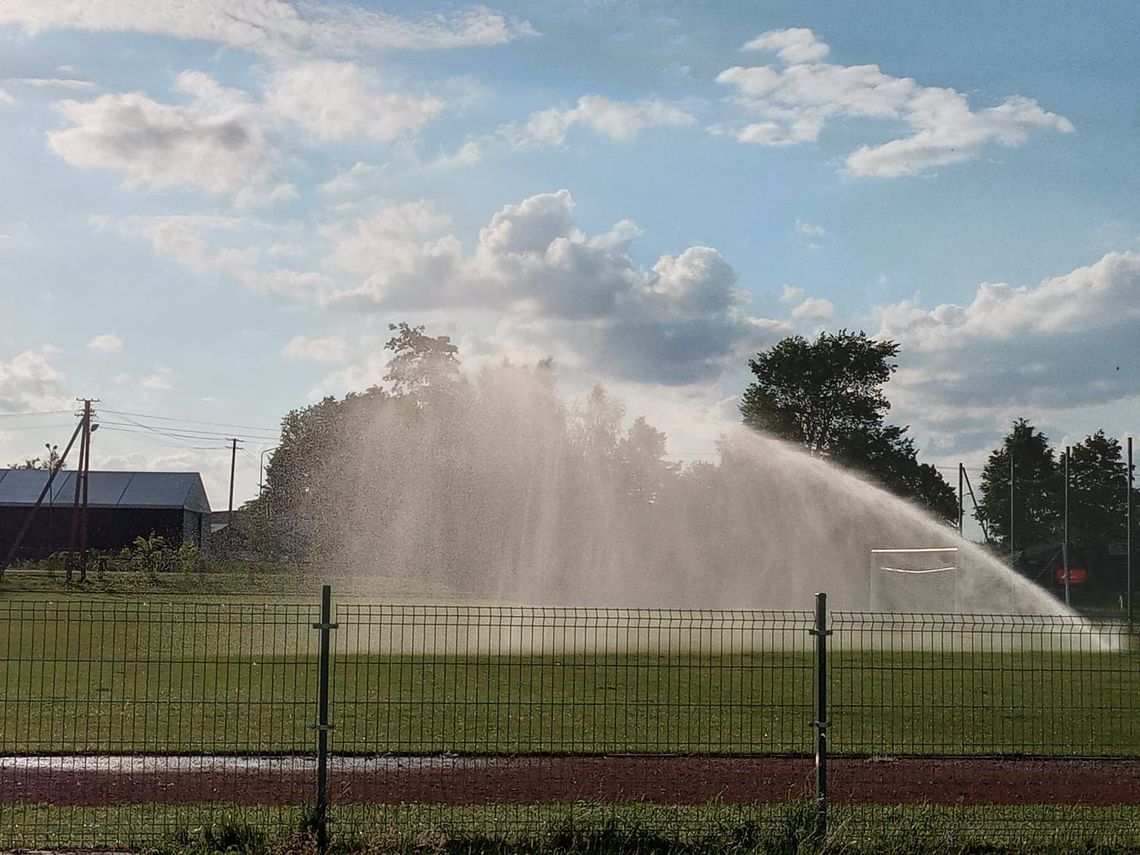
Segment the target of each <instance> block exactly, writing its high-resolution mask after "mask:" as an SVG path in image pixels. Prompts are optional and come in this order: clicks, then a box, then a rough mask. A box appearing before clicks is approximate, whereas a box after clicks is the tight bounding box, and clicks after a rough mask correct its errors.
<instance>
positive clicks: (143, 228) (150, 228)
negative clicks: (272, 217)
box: [92, 214, 332, 301]
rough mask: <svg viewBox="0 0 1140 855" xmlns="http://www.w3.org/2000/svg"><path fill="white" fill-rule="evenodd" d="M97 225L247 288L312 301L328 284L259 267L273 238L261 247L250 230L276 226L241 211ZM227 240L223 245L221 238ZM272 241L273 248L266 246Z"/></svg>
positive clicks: (304, 273)
mask: <svg viewBox="0 0 1140 855" xmlns="http://www.w3.org/2000/svg"><path fill="white" fill-rule="evenodd" d="M92 223H93V225H94V226H95V227H96V228H97V229H103V230H110V231H114V232H117V233H118V234H122V235H129V236H135V237H144V238H146V239H147V240H149V241H150V243H151V246H152V247H153V249H154V251H155V252H156V253H157V254H159V255H163V256H167V257H170V258H173V259H175V260H177V261H178V262H179V263H181V264H183V265H185V266H186V267H188V268H190V269H191V270H193V271H194V272H195V273H202V274H204V273H211V272H219V273H224V274H226V275H229V276H232V277H233V278H235V279H237V280H238V281H239V282H241V283H243V284H244V285H246V286H247V287H248V288H250V289H251V290H253V291H259V292H262V293H278V294H285V295H288V296H290V297H293V298H295V299H299V300H306V301H313V300H317V299H318V298H319V297H320V296H321V295H323V294H326V293H328V292H329V291H330V290H331V288H332V283H331V280H330V279H329V277H328V276H327V275H326V274H324V273H321V272H319V271H315V270H299V269H296V268H283V267H269V268H267V267H262V266H260V263H261V262H262V261H263V258H262V256H263V255H267V256H268V255H274V256H280V255H281V254H282V252H281V251H280V246H279V244H280V243H281V242H280V241H278V242H277V243H276V244H270V247H269V248H268V249H266V250H265V252H264V253H263V252H262V250H261V249H260V245H259V242H258V241H257V240H256V239H253V238H251V236H250V235H251V233H256V232H270V233H273V232H276V231H279V230H280V229H275V228H273V227H270V226H268V225H266V224H263V223H256V222H253V221H251V220H249V219H247V218H244V217H219V216H211V215H195V214H174V215H168V216H159V217H125V218H123V219H119V220H111V219H107V218H98V217H97V218H93V220H92ZM226 237H229V238H230V241H231V243H236V244H237V245H236V246H235V245H226V242H225V240H224V239H225V238H226ZM274 247H277V249H278V251H276V252H273V253H271V252H270V251H269V250H270V249H273V248H274Z"/></svg>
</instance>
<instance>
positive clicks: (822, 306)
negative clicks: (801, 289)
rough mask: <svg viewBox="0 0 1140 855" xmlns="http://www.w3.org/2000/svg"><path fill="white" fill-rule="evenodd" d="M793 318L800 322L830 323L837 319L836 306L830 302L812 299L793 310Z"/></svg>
mask: <svg viewBox="0 0 1140 855" xmlns="http://www.w3.org/2000/svg"><path fill="white" fill-rule="evenodd" d="M792 317H793V318H795V319H796V320H800V321H829V320H831V319H832V318H833V317H835V306H833V305H832V303H831V301H830V300H825V299H824V298H822V297H811V298H809V299H807V300H804V301H803V302H802V303H800V304H799V305H798V306H796V307H795V308H794V309H792Z"/></svg>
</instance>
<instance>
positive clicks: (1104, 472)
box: [1069, 430, 1126, 549]
mask: <svg viewBox="0 0 1140 855" xmlns="http://www.w3.org/2000/svg"><path fill="white" fill-rule="evenodd" d="M1125 468H1126V467H1125V463H1124V459H1123V457H1122V455H1121V453H1120V443H1119V442H1118V441H1117V440H1116V439H1114V438H1113V437H1111V436H1106V435H1105V433H1104V431H1103V430H1098V431H1097V432H1096V433H1094V434H1093V435H1092V436H1088V437H1085V439H1084V440H1083V441H1082V442H1081V443H1080V444H1078V445H1074V446H1073V447H1072V449H1071V456H1070V458H1069V541H1070V542H1071V543H1072V544H1073V545H1074V546H1082V547H1092V548H1096V549H1100V548H1103V547H1106V546H1107V545H1108V543H1109V542H1123V540H1124V516H1125V507H1124V505H1125V498H1126V492H1125V475H1126V472H1125Z"/></svg>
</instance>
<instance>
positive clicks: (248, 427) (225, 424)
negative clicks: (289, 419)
mask: <svg viewBox="0 0 1140 855" xmlns="http://www.w3.org/2000/svg"><path fill="white" fill-rule="evenodd" d="M103 412H105V413H114V414H115V415H117V416H134V417H135V418H140V419H157V420H159V421H164V422H181V423H183V424H192V425H209V426H211V427H229V428H241V429H242V430H252V431H258V432H262V433H272V434H277V433H279V428H275V427H265V426H264V425H241V424H234V423H232V422H211V421H204V420H202V419H184V418H179V417H177V416H160V415H157V414H155V413H131V412H127V411H126V410H112V409H109V408H108V407H103Z"/></svg>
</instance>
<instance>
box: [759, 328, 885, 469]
mask: <svg viewBox="0 0 1140 855" xmlns="http://www.w3.org/2000/svg"><path fill="white" fill-rule="evenodd" d="M898 348H899V346H898V345H897V344H896V343H895V342H893V341H874V340H873V339H870V338H868V337H867V335H866V333H863V332H860V333H858V334H855V333H850V332H848V331H847V330H840V331H839V332H838V333H836V334H834V335H833V334H831V333H826V332H825V333H821V334H820V336H819V338H817V339H816V340H815V341H814V342H808V341H807V340H806V339H805V338H803V336H798V335H797V336H791V337H790V338H785V339H783V340H782V341H780V342H779V343H777V344H776V345H775V346H774V347H773V348H772V349H771V350H769V351H768V352H767V353H761V354H757V356H756V358H755V359H752V360H750V361H749V363H748V365H749V367H750V368H751V369H752V373H753V374H754V375H756V380H755V381H754V382H753V383H752V385H750V386H749V387H748V388H747V389H746V390H745V392H744V397H743V399H742V402H741V405H740V412H741V414H742V415H743V416H744V423H745V424H747V425H749V426H750V427H753V428H758V429H760V430H765V431H768V432H769V433H773V434H776V435H777V436H780V437H783V438H785V439H791V440H795V441H797V442H800V443H801V444H803V445H804V447H806V448H807V449H808V451H809V452H811V453H812V454H818V455H821V456H824V457H830V456H833V455H835V454H836V453H838V454H839V455H840V456H842V453H843V450H844V446H845V445H846V443H847V442H849V440H850V439H851V438H852V437H858V436H860V435H864V434H867V433H868V432H873V431H874V430H875V429H876V428H878V427H879V426H881V425H882V422H883V414H884V413H885V412H886V411H887V410H888V409H890V403H889V402H888V401H887V399H886V397H885V396H884V395H883V391H882V389H881V387H882V385H883V384H884V383H886V382H887V380H889V379H890V376H891V374H892V373H893V372H894V370H895V366H894V364H893V363H892V362H890V360H891V359H893V358H894V357H895V356H896V355H897V353H898Z"/></svg>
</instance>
